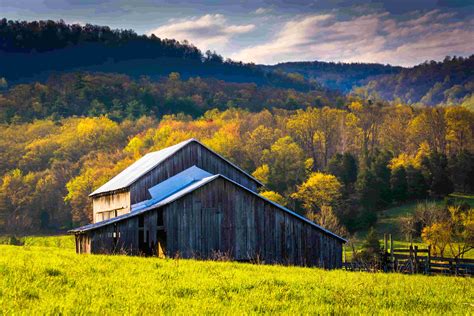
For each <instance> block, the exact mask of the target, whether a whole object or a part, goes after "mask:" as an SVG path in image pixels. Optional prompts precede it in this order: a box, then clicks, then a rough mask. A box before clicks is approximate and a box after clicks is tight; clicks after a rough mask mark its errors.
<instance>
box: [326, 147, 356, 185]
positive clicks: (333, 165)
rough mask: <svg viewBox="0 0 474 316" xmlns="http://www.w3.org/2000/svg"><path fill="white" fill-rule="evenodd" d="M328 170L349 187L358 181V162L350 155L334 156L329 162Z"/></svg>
mask: <svg viewBox="0 0 474 316" xmlns="http://www.w3.org/2000/svg"><path fill="white" fill-rule="evenodd" d="M327 170H328V172H329V173H330V174H333V175H335V176H336V177H337V178H338V179H339V180H340V181H341V182H342V183H344V185H345V186H346V187H347V186H349V185H351V184H354V183H355V182H356V180H357V161H356V159H355V157H354V156H353V155H352V154H350V153H344V154H339V153H337V154H336V155H334V156H333V157H332V158H331V160H329V163H328V167H327Z"/></svg>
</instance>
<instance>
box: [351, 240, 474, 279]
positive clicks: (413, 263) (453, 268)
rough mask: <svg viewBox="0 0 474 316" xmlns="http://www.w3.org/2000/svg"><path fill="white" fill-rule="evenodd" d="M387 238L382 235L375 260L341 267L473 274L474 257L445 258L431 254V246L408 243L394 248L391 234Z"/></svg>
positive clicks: (401, 271) (413, 272) (352, 269)
mask: <svg viewBox="0 0 474 316" xmlns="http://www.w3.org/2000/svg"><path fill="white" fill-rule="evenodd" d="M389 240H390V242H388V240H387V235H385V236H384V250H383V252H382V253H381V254H380V256H379V258H378V259H377V260H374V261H373V262H370V263H367V262H362V261H352V262H345V263H343V268H344V269H346V270H350V271H368V272H376V271H384V272H399V273H407V274H416V273H420V274H427V275H431V274H444V275H456V276H473V275H474V259H463V258H446V257H436V256H432V255H431V248H430V247H428V248H425V249H422V248H419V247H418V246H413V245H410V246H409V247H408V248H394V247H393V240H392V236H391V234H390V235H389Z"/></svg>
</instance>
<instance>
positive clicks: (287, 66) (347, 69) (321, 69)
mask: <svg viewBox="0 0 474 316" xmlns="http://www.w3.org/2000/svg"><path fill="white" fill-rule="evenodd" d="M262 67H263V68H264V69H267V70H273V71H281V72H285V73H290V74H291V73H298V74H301V75H303V76H304V78H306V79H308V80H312V81H315V82H317V83H319V84H321V85H322V86H324V87H327V88H330V89H333V90H339V91H342V92H343V93H349V92H351V91H352V89H353V88H354V87H360V86H363V85H365V84H367V83H368V82H369V81H370V80H373V79H375V78H378V77H380V76H382V75H388V74H398V73H399V72H400V71H401V70H402V67H394V66H390V65H381V64H364V63H351V64H347V63H334V62H322V61H312V62H287V63H280V64H276V65H274V66H264V65H262Z"/></svg>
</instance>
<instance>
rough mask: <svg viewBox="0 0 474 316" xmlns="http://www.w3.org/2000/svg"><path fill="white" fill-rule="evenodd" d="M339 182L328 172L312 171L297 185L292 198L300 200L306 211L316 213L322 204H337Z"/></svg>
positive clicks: (339, 193) (339, 195)
mask: <svg viewBox="0 0 474 316" xmlns="http://www.w3.org/2000/svg"><path fill="white" fill-rule="evenodd" d="M341 188H342V185H341V183H340V182H339V181H338V180H337V178H336V177H335V176H333V175H330V174H324V173H321V172H314V173H312V174H311V175H310V177H309V178H308V180H306V181H305V182H304V183H303V184H301V185H300V186H298V191H297V192H295V193H293V194H292V195H291V197H292V198H294V199H298V200H301V201H302V202H303V207H304V208H305V210H306V213H310V212H313V213H317V212H318V211H320V210H321V208H322V207H323V206H337V205H338V204H339V199H340V198H341Z"/></svg>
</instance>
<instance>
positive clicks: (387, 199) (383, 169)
mask: <svg viewBox="0 0 474 316" xmlns="http://www.w3.org/2000/svg"><path fill="white" fill-rule="evenodd" d="M391 159H392V154H391V153H390V152H388V151H382V152H379V153H377V154H376V156H375V159H374V161H373V162H372V166H371V169H372V173H373V175H374V177H375V186H376V189H377V190H378V192H379V193H378V197H377V200H376V203H375V206H376V208H377V209H381V208H384V207H387V206H389V205H390V203H391V202H392V192H391V190H390V175H391V171H390V168H389V167H388V165H389V163H390V160H391Z"/></svg>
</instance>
